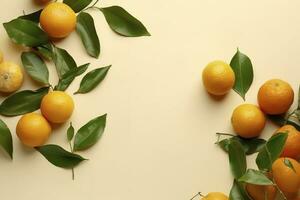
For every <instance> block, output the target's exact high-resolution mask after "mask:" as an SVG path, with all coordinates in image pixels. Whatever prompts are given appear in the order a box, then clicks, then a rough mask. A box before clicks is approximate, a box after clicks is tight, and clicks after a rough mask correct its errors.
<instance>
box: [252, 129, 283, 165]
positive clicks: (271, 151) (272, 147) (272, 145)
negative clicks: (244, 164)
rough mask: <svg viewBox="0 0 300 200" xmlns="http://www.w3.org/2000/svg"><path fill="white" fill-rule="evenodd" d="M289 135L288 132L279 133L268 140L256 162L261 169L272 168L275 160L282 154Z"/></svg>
mask: <svg viewBox="0 0 300 200" xmlns="http://www.w3.org/2000/svg"><path fill="white" fill-rule="evenodd" d="M287 137H288V134H287V133H278V134H276V135H274V136H272V137H271V138H270V139H269V140H268V141H267V143H266V144H265V145H264V148H262V150H261V151H260V152H259V153H258V155H257V158H256V164H257V166H258V168H259V169H260V170H262V171H269V170H270V169H271V168H272V164H273V162H274V161H275V160H276V159H277V158H278V157H279V156H280V154H281V152H282V150H283V148H284V145H285V142H286V140H287Z"/></svg>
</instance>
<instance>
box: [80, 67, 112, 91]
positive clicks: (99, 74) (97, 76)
mask: <svg viewBox="0 0 300 200" xmlns="http://www.w3.org/2000/svg"><path fill="white" fill-rule="evenodd" d="M110 67H111V65H110V66H107V67H102V68H98V69H95V70H92V71H90V72H89V73H87V74H86V75H85V76H84V77H83V79H82V80H81V82H80V87H79V89H78V90H77V92H75V94H78V93H81V94H84V93H88V92H90V91H91V90H93V89H94V88H95V87H97V85H99V84H100V83H101V82H102V81H103V79H104V78H105V77H106V75H107V73H108V70H109V69H110Z"/></svg>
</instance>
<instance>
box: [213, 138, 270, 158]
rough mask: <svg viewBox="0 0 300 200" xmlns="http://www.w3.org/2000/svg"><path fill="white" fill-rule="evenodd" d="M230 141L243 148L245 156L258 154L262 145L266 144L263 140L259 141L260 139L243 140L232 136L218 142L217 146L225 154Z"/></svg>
mask: <svg viewBox="0 0 300 200" xmlns="http://www.w3.org/2000/svg"><path fill="white" fill-rule="evenodd" d="M231 140H237V141H239V142H240V143H241V145H242V146H243V149H244V151H245V153H246V155H251V154H254V153H257V152H259V151H260V150H261V149H262V148H263V146H264V144H265V143H266V141H265V140H264V139H260V138H252V139H245V138H241V137H237V136H234V137H231V138H227V139H224V140H221V141H220V142H218V145H219V146H220V147H221V148H222V149H223V150H224V151H225V152H228V145H229V143H230V142H231Z"/></svg>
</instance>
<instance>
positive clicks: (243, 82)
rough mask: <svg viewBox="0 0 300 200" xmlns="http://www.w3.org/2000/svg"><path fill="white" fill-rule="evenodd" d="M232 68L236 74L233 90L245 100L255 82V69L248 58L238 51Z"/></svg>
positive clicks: (233, 59)
mask: <svg viewBox="0 0 300 200" xmlns="http://www.w3.org/2000/svg"><path fill="white" fill-rule="evenodd" d="M230 66H231V68H232V69H233V71H234V74H235V84H234V86H233V89H234V90H235V91H236V92H237V93H238V94H239V95H240V96H241V97H242V98H243V99H244V100H245V96H246V93H247V91H248V90H249V88H250V86H251V84H252V81H253V68H252V63H251V60H250V59H249V57H248V56H246V55H245V54H243V53H241V52H240V51H239V50H237V52H236V54H235V55H234V56H233V58H232V60H231V62H230Z"/></svg>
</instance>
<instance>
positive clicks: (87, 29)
mask: <svg viewBox="0 0 300 200" xmlns="http://www.w3.org/2000/svg"><path fill="white" fill-rule="evenodd" d="M76 31H77V33H78V34H79V36H80V38H81V41H82V42H83V45H84V47H85V49H86V51H87V53H88V54H89V55H90V56H92V57H95V58H98V57H99V54H100V42H99V38H98V35H97V32H96V29H95V24H94V20H93V17H92V16H91V15H90V14H88V13H85V12H81V13H80V14H79V15H78V16H77V26H76Z"/></svg>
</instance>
